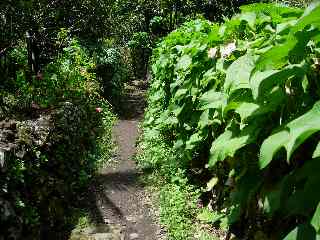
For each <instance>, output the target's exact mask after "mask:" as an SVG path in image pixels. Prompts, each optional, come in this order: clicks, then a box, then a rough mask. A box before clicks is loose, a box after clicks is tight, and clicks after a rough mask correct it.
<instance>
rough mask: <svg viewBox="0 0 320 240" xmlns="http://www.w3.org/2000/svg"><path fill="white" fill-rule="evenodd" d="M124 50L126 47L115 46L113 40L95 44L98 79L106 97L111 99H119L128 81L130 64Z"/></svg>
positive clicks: (94, 54)
mask: <svg viewBox="0 0 320 240" xmlns="http://www.w3.org/2000/svg"><path fill="white" fill-rule="evenodd" d="M124 51H125V49H123V48H119V47H115V44H114V43H113V42H112V41H111V42H108V41H107V40H104V42H103V43H102V44H99V45H98V46H96V45H95V46H94V53H93V56H94V59H95V63H96V66H97V67H96V73H97V80H98V82H99V83H100V85H101V86H102V90H103V95H104V97H106V98H107V99H109V100H110V101H116V100H119V98H120V97H121V95H122V90H123V88H124V83H125V82H127V81H128V77H129V76H128V64H127V63H126V59H125V58H124V55H125V53H124Z"/></svg>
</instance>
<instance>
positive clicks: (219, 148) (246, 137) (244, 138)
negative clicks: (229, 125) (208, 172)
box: [208, 124, 258, 167]
mask: <svg viewBox="0 0 320 240" xmlns="http://www.w3.org/2000/svg"><path fill="white" fill-rule="evenodd" d="M257 134H258V128H257V126H256V125H254V124H252V125H250V126H247V127H245V128H244V129H243V130H242V131H241V132H240V133H238V134H236V133H235V131H233V130H232V129H228V130H226V131H225V132H224V133H223V134H221V135H220V136H219V137H218V138H217V139H216V140H215V141H214V142H213V143H212V146H211V149H210V159H209V163H208V167H213V166H214V165H215V164H216V163H217V162H218V161H223V160H224V159H226V158H227V157H233V156H234V154H235V153H236V152H237V151H238V150H239V149H241V148H242V147H244V146H246V145H247V144H249V143H252V142H253V141H254V140H255V139H256V136H257Z"/></svg>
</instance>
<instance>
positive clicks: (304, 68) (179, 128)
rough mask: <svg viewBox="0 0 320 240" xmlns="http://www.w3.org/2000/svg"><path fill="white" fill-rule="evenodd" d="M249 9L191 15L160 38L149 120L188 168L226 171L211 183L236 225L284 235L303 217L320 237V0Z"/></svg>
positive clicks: (308, 230) (219, 206)
mask: <svg viewBox="0 0 320 240" xmlns="http://www.w3.org/2000/svg"><path fill="white" fill-rule="evenodd" d="M241 9H242V13H241V14H238V15H236V16H234V17H233V18H232V19H230V20H226V21H225V23H223V24H220V25H218V24H212V23H210V22H208V21H203V20H196V21H192V22H189V23H186V24H184V25H183V26H182V27H181V28H179V29H177V30H176V31H174V32H172V33H171V34H170V35H169V36H167V37H166V38H165V39H164V40H163V41H162V42H161V43H159V45H158V47H157V48H156V49H155V50H154V53H153V60H152V63H153V64H152V71H153V79H152V83H151V88H150V91H149V95H148V110H147V112H146V115H145V122H144V127H145V129H147V132H153V131H157V132H160V135H161V136H162V138H164V139H165V141H166V142H167V144H168V147H169V148H173V149H174V151H178V152H179V154H180V155H181V156H183V157H181V158H177V159H176V163H177V164H179V165H180V166H183V167H184V169H186V170H189V169H190V168H191V166H193V165H197V166H198V167H200V168H201V169H203V170H202V171H205V172H206V171H208V170H209V171H210V172H211V175H212V176H211V178H217V179H218V181H215V182H214V184H211V183H210V184H209V185H210V190H209V191H211V192H212V193H213V195H214V196H216V197H215V198H213V201H214V202H215V205H216V210H217V211H218V212H219V211H220V210H222V209H227V213H224V212H223V214H224V215H225V216H228V219H229V220H228V221H229V225H230V227H231V228H232V229H233V228H240V227H239V226H241V223H243V222H246V223H247V225H246V227H245V228H242V231H243V232H242V234H245V236H247V237H248V238H249V239H250V238H252V239H253V238H254V236H255V233H256V232H262V233H263V232H264V234H266V235H267V236H269V237H271V238H272V237H273V238H280V237H285V234H286V233H288V232H290V229H293V228H294V227H296V226H297V225H295V224H293V222H299V223H301V222H302V223H304V224H305V225H301V226H297V227H298V228H299V230H297V231H298V232H300V231H302V232H305V234H306V235H305V236H312V237H311V238H302V239H314V237H315V230H312V229H313V227H314V226H317V220H316V219H317V217H316V216H318V215H317V212H316V214H315V217H314V218H312V216H313V215H314V213H315V210H316V208H317V206H318V203H319V201H320V196H319V194H315V193H314V194H312V193H311V192H312V189H316V188H317V185H318V184H319V183H320V181H319V180H320V179H319V177H318V176H317V175H318V174H317V172H318V170H317V169H318V166H319V164H318V161H317V160H318V159H317V157H318V156H319V150H318V149H319V147H317V145H318V142H319V130H320V129H319V126H318V124H317V123H318V122H319V119H318V118H319V114H320V113H319V103H318V101H319V87H318V86H319V85H318V83H317V79H319V75H320V74H319V64H318V61H317V59H318V58H319V57H320V54H319V53H320V52H319V47H320V41H319V40H320V37H319V36H320V25H319V22H320V21H318V17H319V16H320V14H319V11H320V6H319V4H316V3H315V4H313V5H310V7H308V8H307V9H306V10H305V12H304V13H303V11H302V10H300V9H296V8H289V7H284V6H279V5H272V4H254V5H248V6H244V7H242V8H241ZM282 149H285V150H286V153H287V154H285V152H284V151H282ZM312 158H314V159H312ZM180 161H182V163H183V164H182V165H181V163H180ZM161 164H164V163H161ZM206 169H207V170H206ZM260 218H262V219H263V222H264V225H259V224H257V222H259V221H258V219H260ZM284 219H290V221H288V220H286V221H285V220H284ZM311 219H312V220H311ZM309 222H311V223H312V225H313V227H312V226H309V225H310V224H309ZM277 224H281V227H279V229H278V230H277V231H273V230H272V231H270V230H269V227H270V226H274V225H277ZM237 226H238V227H237ZM300 228H301V229H300ZM315 228H317V227H315ZM316 230H317V229H316ZM294 231H295V230H294ZM294 231H293V232H292V233H290V237H291V238H287V239H293V238H292V236H295V235H294V234H296V233H295V232H294ZM312 232H313V233H312ZM308 234H311V235H308ZM301 236H302V235H301ZM294 239H295V238H294Z"/></svg>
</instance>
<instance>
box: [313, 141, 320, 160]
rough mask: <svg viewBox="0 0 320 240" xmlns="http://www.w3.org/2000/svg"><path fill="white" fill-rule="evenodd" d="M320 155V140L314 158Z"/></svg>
mask: <svg viewBox="0 0 320 240" xmlns="http://www.w3.org/2000/svg"><path fill="white" fill-rule="evenodd" d="M318 157H320V142H319V143H318V145H317V147H316V150H314V152H313V154H312V158H318Z"/></svg>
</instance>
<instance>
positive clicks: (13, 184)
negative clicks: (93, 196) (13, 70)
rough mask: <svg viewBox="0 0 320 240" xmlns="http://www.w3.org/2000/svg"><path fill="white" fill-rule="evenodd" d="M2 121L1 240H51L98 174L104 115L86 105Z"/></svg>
mask: <svg viewBox="0 0 320 240" xmlns="http://www.w3.org/2000/svg"><path fill="white" fill-rule="evenodd" d="M34 111H35V113H34V114H32V115H33V117H32V118H29V119H28V118H26V119H22V120H21V119H20V120H13V119H10V120H9V119H6V120H3V121H1V122H0V186H1V188H0V225H1V229H5V232H3V233H2V232H1V233H0V240H2V239H21V238H22V237H21V236H24V237H23V239H26V236H30V239H38V238H41V239H48V238H46V236H48V235H49V234H50V232H53V231H56V230H57V229H59V228H63V226H64V223H65V222H66V217H67V215H68V214H67V212H68V209H69V208H71V207H73V206H72V204H71V203H72V202H76V201H74V200H75V199H76V196H77V192H79V191H80V189H81V188H82V187H84V186H85V184H86V183H87V180H88V179H89V178H90V176H91V175H92V174H93V172H94V170H95V162H94V161H95V160H94V159H93V158H92V157H89V156H91V155H89V153H90V152H92V151H94V148H95V140H96V139H97V137H98V135H99V134H100V131H99V126H100V125H101V119H100V118H101V117H100V116H99V114H97V113H96V112H95V111H94V107H93V106H90V105H89V104H87V103H86V102H79V103H78V104H74V103H71V102H64V103H62V104H61V105H60V106H58V107H57V108H55V109H50V110H40V109H38V110H34Z"/></svg>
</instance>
